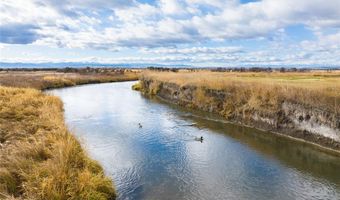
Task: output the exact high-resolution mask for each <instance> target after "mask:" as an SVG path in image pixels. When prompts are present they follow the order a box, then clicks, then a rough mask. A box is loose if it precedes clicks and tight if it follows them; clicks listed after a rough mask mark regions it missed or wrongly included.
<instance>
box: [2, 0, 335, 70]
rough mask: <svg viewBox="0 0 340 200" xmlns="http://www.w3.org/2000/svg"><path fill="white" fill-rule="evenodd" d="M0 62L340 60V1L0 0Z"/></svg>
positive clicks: (262, 62) (199, 63)
mask: <svg viewBox="0 0 340 200" xmlns="http://www.w3.org/2000/svg"><path fill="white" fill-rule="evenodd" d="M0 31H1V33H0V35H1V38H0V59H1V61H2V62H97V63H159V64H189V65H194V66H231V65H232V66H239V65H337V66H340V0H258V1H256V0H111V1H110V0H1V1H0Z"/></svg>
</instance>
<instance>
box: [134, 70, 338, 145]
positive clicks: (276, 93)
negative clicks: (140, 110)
mask: <svg viewBox="0 0 340 200" xmlns="http://www.w3.org/2000/svg"><path fill="white" fill-rule="evenodd" d="M135 87H136V86H135ZM139 87H141V88H140V89H141V90H142V91H143V93H145V94H149V95H155V96H157V97H159V98H161V99H163V100H166V101H169V102H171V103H175V104H179V105H182V106H185V107H190V108H195V109H200V110H204V111H208V112H213V113H218V114H220V115H221V116H223V117H224V118H226V119H227V120H228V121H231V122H233V123H239V124H243V125H246V126H251V127H255V128H258V129H263V130H266V131H270V132H276V133H280V134H283V135H286V136H290V137H294V138H299V139H303V140H305V141H308V142H312V143H315V144H318V145H321V146H323V147H327V148H331V149H333V150H336V151H339V150H340V114H339V113H340V105H339V102H340V72H339V71H333V72H325V71H312V72H299V73H298V72H289V73H280V72H270V73H267V72H258V73H252V72H244V73H240V72H209V71H198V72H188V71H180V72H177V73H175V72H155V71H146V72H144V73H143V75H142V76H141V78H140V86H139ZM136 89H138V87H137V88H136Z"/></svg>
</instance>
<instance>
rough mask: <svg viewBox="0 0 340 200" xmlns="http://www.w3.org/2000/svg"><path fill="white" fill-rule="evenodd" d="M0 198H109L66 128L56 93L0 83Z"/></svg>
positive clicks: (111, 193)
mask: <svg viewBox="0 0 340 200" xmlns="http://www.w3.org/2000/svg"><path fill="white" fill-rule="evenodd" d="M0 105H1V106H0V160H1V162H0V199H38V200H39V199H41V200H42V199H115V196H116V194H115V189H114V187H113V185H112V182H111V181H110V179H109V178H107V177H105V175H104V173H103V169H102V168H101V167H100V165H99V164H98V163H97V162H95V161H94V160H91V159H90V158H89V157H88V155H87V154H86V152H84V150H83V149H82V148H81V146H80V144H79V142H78V141H77V140H76V138H75V137H74V136H73V135H72V134H71V133H70V132H69V131H68V130H67V128H66V126H65V123H64V118H63V104H62V102H61V101H60V99H59V98H57V97H54V96H49V95H46V94H44V93H42V92H40V91H38V90H35V89H23V88H9V87H2V86H0Z"/></svg>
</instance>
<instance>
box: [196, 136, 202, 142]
mask: <svg viewBox="0 0 340 200" xmlns="http://www.w3.org/2000/svg"><path fill="white" fill-rule="evenodd" d="M195 140H196V141H201V142H203V136H201V137H196V138H195Z"/></svg>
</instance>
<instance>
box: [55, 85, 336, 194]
mask: <svg viewBox="0 0 340 200" xmlns="http://www.w3.org/2000/svg"><path fill="white" fill-rule="evenodd" d="M131 85H132V83H131V82H126V83H112V84H100V85H88V86H82V87H73V88H66V89H59V90H53V91H52V93H53V94H55V95H58V96H60V97H61V98H62V100H63V102H64V103H65V116H66V121H67V124H68V126H69V127H70V128H71V130H74V131H73V132H75V134H76V135H77V136H79V137H80V138H81V140H82V141H83V145H84V146H86V148H87V149H88V151H89V153H90V154H91V156H93V157H94V158H95V159H97V160H98V161H99V162H100V163H101V164H102V166H103V167H104V169H105V172H106V174H107V175H109V176H110V177H112V179H113V180H114V183H115V185H116V188H117V190H118V194H119V197H118V199H124V200H125V199H195V200H196V199H340V173H339V169H340V158H337V157H334V156H330V155H325V154H323V153H322V152H319V151H317V150H315V149H313V148H310V147H309V146H306V145H302V144H301V143H296V142H293V141H290V140H287V139H284V138H279V139H278V138H277V137H276V136H273V135H269V134H264V133H262V132H260V131H256V130H253V129H250V128H245V127H240V126H235V125H231V124H228V123H226V122H225V121H223V120H221V119H219V118H214V117H213V118H212V117H211V116H208V115H207V114H205V113H200V112H197V111H190V112H187V110H184V111H183V110H180V109H178V108H177V107H175V106H169V105H167V104H163V103H159V102H157V101H155V100H149V99H147V98H144V97H142V96H141V95H140V93H138V92H136V91H132V90H131V89H130V88H131ZM94 102H95V103H94ZM138 123H141V124H142V128H139V126H138ZM200 136H203V137H204V141H203V143H201V142H199V141H195V140H194V138H195V137H200Z"/></svg>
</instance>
